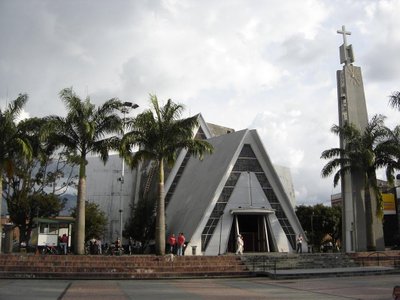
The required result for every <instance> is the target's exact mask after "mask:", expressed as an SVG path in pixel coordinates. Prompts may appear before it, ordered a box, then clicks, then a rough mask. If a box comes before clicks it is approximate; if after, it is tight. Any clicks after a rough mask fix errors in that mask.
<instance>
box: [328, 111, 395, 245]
mask: <svg viewBox="0 0 400 300" xmlns="http://www.w3.org/2000/svg"><path fill="white" fill-rule="evenodd" d="M332 132H333V133H335V134H337V135H339V136H341V137H342V138H343V140H344V147H343V148H332V149H328V150H325V151H323V152H322V155H321V158H323V159H329V160H330V161H329V162H328V163H327V164H326V165H325V166H324V167H323V169H322V172H321V174H322V176H323V177H328V176H330V175H331V174H333V173H334V179H333V183H334V186H336V185H337V184H338V182H339V180H340V179H343V178H344V176H345V174H359V175H360V177H361V178H363V191H361V193H362V194H363V201H365V203H366V208H367V209H366V215H367V220H369V221H368V222H367V228H366V232H367V243H368V245H367V248H368V249H370V250H372V249H375V248H376V241H375V238H374V233H373V220H374V219H375V218H374V217H373V216H374V215H376V216H377V217H378V219H375V220H377V221H379V220H381V219H382V217H383V201H382V195H381V191H380V189H379V186H378V182H377V178H376V170H377V169H379V168H386V173H387V176H388V180H389V181H390V180H391V179H392V178H393V172H394V170H395V168H394V167H393V164H392V162H393V160H392V158H393V154H395V152H394V151H395V150H394V148H393V147H392V146H393V145H392V144H391V143H388V136H389V131H388V129H387V128H386V127H385V126H384V117H383V116H381V115H375V116H374V117H373V118H372V119H371V121H370V122H369V123H368V125H367V126H366V128H365V130H364V131H362V132H361V131H360V130H358V129H357V128H355V127H354V125H353V124H345V125H344V126H337V125H334V126H333V127H332ZM368 204H369V205H368ZM374 204H375V205H374Z"/></svg>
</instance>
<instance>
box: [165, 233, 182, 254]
mask: <svg viewBox="0 0 400 300" xmlns="http://www.w3.org/2000/svg"><path fill="white" fill-rule="evenodd" d="M185 242H186V238H185V236H184V235H183V232H180V233H179V234H178V237H176V236H175V234H174V233H173V234H171V235H170V236H169V238H168V244H169V253H171V254H176V255H178V256H182V255H184V253H185V247H186V244H185Z"/></svg>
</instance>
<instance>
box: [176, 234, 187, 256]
mask: <svg viewBox="0 0 400 300" xmlns="http://www.w3.org/2000/svg"><path fill="white" fill-rule="evenodd" d="M185 240H186V239H185V236H184V235H183V232H181V233H179V235H178V241H177V246H178V251H177V255H178V256H182V255H183V247H184V246H185Z"/></svg>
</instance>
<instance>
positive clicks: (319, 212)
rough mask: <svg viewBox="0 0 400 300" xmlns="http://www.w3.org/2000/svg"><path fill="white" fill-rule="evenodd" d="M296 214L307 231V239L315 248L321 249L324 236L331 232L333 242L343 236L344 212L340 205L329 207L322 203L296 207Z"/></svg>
mask: <svg viewBox="0 0 400 300" xmlns="http://www.w3.org/2000/svg"><path fill="white" fill-rule="evenodd" d="M296 215H297V218H298V219H299V221H300V224H301V226H302V227H303V229H304V230H305V231H306V232H307V240H308V243H309V244H310V245H312V246H313V247H314V249H320V246H321V243H322V241H323V238H324V237H325V236H326V235H327V234H329V235H330V236H331V237H332V239H333V243H336V241H337V240H340V238H341V232H342V230H341V229H342V225H341V223H342V222H341V220H342V219H341V218H342V212H341V207H340V206H334V207H328V206H324V205H322V204H316V205H314V206H305V205H300V206H297V207H296Z"/></svg>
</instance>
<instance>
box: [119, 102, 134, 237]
mask: <svg viewBox="0 0 400 300" xmlns="http://www.w3.org/2000/svg"><path fill="white" fill-rule="evenodd" d="M122 105H123V107H122V109H121V112H122V113H123V114H124V118H123V120H122V135H123V136H124V135H125V125H126V114H127V113H128V112H129V108H132V109H136V108H138V107H139V105H137V104H136V103H132V102H124V103H123V104H122ZM124 176H125V159H124V157H122V163H121V177H120V178H118V180H119V181H120V182H121V187H120V192H119V238H120V241H121V244H122V223H123V218H122V212H123V209H122V208H123V198H122V192H123V185H124V179H125V178H124Z"/></svg>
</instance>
